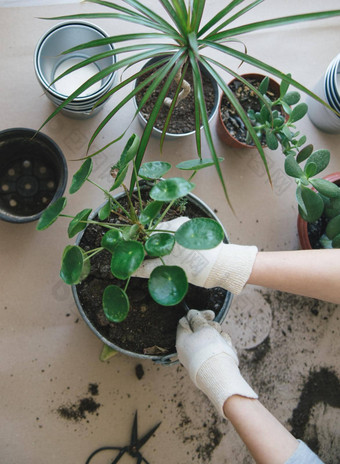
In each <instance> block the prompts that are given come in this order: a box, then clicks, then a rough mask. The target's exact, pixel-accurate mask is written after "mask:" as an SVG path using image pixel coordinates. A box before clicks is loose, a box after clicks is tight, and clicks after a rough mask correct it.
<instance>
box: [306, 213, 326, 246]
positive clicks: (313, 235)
mask: <svg viewBox="0 0 340 464" xmlns="http://www.w3.org/2000/svg"><path fill="white" fill-rule="evenodd" d="M328 222H329V219H327V218H326V217H324V216H321V217H320V218H319V219H318V220H317V221H315V222H309V223H308V224H307V232H308V238H309V241H310V244H311V246H312V248H313V249H319V248H323V247H322V245H321V244H320V238H321V237H322V236H323V234H324V233H325V232H326V227H327V224H328Z"/></svg>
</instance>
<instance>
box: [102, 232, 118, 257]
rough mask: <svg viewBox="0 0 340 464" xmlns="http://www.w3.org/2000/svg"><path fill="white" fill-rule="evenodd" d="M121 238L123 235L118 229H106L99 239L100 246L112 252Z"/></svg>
mask: <svg viewBox="0 0 340 464" xmlns="http://www.w3.org/2000/svg"><path fill="white" fill-rule="evenodd" d="M122 239H123V235H122V233H121V231H120V230H118V229H110V230H108V231H107V232H106V233H105V235H104V236H103V238H102V240H101V246H102V247H104V248H105V249H106V250H108V251H109V252H110V253H113V251H114V249H115V248H116V246H117V244H118V243H119V242H120V241H121V240H122Z"/></svg>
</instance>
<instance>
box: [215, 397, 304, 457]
mask: <svg viewBox="0 0 340 464" xmlns="http://www.w3.org/2000/svg"><path fill="white" fill-rule="evenodd" d="M223 411H224V414H225V416H226V417H227V419H229V420H230V422H231V423H232V424H233V426H234V427H235V430H236V431H237V433H238V434H239V435H240V437H241V439H242V441H243V442H244V444H245V445H246V446H247V448H248V450H249V452H250V454H251V455H252V456H253V458H254V459H255V461H256V462H257V464H284V463H285V462H286V461H287V460H288V459H289V458H290V457H291V456H292V455H293V454H294V452H295V451H296V449H297V447H298V445H299V442H298V441H297V440H296V438H294V437H293V435H292V434H291V433H289V432H288V430H287V429H286V428H285V427H283V425H282V424H281V423H280V422H279V421H278V420H277V419H276V418H275V417H274V416H273V415H272V414H271V413H270V412H269V411H268V410H267V409H266V408H265V407H264V406H263V405H262V404H261V403H260V402H259V401H258V400H256V399H250V398H245V397H243V396H239V395H233V396H231V397H230V398H229V399H228V400H227V401H226V402H225V403H224V405H223Z"/></svg>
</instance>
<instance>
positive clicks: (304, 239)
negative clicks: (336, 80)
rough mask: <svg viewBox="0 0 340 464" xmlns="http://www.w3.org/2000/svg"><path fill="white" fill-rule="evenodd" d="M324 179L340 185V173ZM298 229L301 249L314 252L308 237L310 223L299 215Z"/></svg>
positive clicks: (337, 172)
mask: <svg viewBox="0 0 340 464" xmlns="http://www.w3.org/2000/svg"><path fill="white" fill-rule="evenodd" d="M323 179H325V180H328V181H330V182H333V183H339V184H340V171H336V172H332V173H331V174H328V175H326V176H324V177H323ZM312 189H313V190H314V191H315V188H314V187H312ZM297 229H298V234H299V240H300V245H301V248H302V249H303V250H312V249H313V248H312V245H311V244H310V241H309V236H308V222H307V221H305V220H304V219H302V217H301V216H300V214H299V215H298V218H297Z"/></svg>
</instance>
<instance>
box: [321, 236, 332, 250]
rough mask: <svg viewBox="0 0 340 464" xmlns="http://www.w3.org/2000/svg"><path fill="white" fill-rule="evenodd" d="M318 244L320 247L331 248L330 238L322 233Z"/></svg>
mask: <svg viewBox="0 0 340 464" xmlns="http://www.w3.org/2000/svg"><path fill="white" fill-rule="evenodd" d="M319 242H320V245H321V247H322V248H327V249H329V248H333V246H332V240H330V239H329V238H328V237H327V235H326V234H323V235H322V236H321V237H320V240H319Z"/></svg>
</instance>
